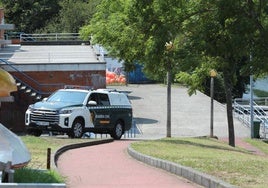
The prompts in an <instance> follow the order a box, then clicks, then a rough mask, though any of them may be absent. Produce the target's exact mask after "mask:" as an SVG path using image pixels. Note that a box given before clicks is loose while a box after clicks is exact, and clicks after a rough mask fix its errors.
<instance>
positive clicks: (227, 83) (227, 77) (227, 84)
mask: <svg viewBox="0 0 268 188" xmlns="http://www.w3.org/2000/svg"><path fill="white" fill-rule="evenodd" d="M231 78H232V74H231V73H230V72H228V70H226V71H223V79H224V89H225V95H226V106H227V121H228V133H229V145H230V146H233V147H235V132H234V121H233V107H232V88H233V85H232V80H231Z"/></svg>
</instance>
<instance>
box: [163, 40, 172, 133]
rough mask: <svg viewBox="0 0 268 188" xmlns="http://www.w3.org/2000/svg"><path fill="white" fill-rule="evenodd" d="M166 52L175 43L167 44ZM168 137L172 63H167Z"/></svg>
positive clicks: (169, 130) (169, 129) (168, 130)
mask: <svg viewBox="0 0 268 188" xmlns="http://www.w3.org/2000/svg"><path fill="white" fill-rule="evenodd" d="M165 47H166V50H167V51H168V52H169V51H171V50H172V49H173V43H172V42H169V43H167V42H166V44H165ZM167 137H168V138H170V137H171V62H170V60H169V59H168V62H167Z"/></svg>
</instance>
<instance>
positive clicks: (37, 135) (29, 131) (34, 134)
mask: <svg viewBox="0 0 268 188" xmlns="http://www.w3.org/2000/svg"><path fill="white" fill-rule="evenodd" d="M27 133H28V134H29V135H33V136H36V137H39V136H41V134H42V130H38V129H34V130H31V129H30V130H28V131H27Z"/></svg>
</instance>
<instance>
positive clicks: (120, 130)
mask: <svg viewBox="0 0 268 188" xmlns="http://www.w3.org/2000/svg"><path fill="white" fill-rule="evenodd" d="M123 134H124V126H123V123H122V122H121V121H117V122H116V124H115V126H114V129H113V130H112V133H111V137H113V138H114V139H115V140H119V139H120V138H121V137H122V135H123Z"/></svg>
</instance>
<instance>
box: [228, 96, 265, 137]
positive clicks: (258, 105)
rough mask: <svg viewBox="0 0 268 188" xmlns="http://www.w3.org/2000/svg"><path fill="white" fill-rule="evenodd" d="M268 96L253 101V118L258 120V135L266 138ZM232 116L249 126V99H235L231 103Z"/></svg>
mask: <svg viewBox="0 0 268 188" xmlns="http://www.w3.org/2000/svg"><path fill="white" fill-rule="evenodd" d="M267 101H268V98H258V99H254V101H253V117H254V118H253V120H254V122H256V121H259V122H260V137H261V138H264V139H266V137H267V134H268V105H267ZM233 112H234V117H235V118H237V119H238V120H240V121H241V122H242V123H243V124H244V125H246V126H247V127H249V128H250V127H251V121H250V120H251V119H250V101H249V99H235V100H234V103H233Z"/></svg>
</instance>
